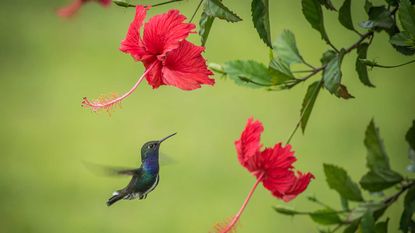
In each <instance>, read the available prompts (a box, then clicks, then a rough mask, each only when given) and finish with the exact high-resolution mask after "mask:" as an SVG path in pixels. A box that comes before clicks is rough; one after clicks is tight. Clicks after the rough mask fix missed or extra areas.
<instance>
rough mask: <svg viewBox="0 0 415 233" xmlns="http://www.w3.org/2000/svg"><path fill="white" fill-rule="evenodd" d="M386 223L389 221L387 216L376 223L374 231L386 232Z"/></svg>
mask: <svg viewBox="0 0 415 233" xmlns="http://www.w3.org/2000/svg"><path fill="white" fill-rule="evenodd" d="M388 223H389V218H387V219H386V220H385V221H383V222H378V223H376V225H375V232H376V233H388Z"/></svg>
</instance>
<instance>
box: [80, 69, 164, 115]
mask: <svg viewBox="0 0 415 233" xmlns="http://www.w3.org/2000/svg"><path fill="white" fill-rule="evenodd" d="M156 64H157V62H154V63H153V64H151V65H150V67H149V68H148V69H146V71H145V72H144V73H143V75H141V77H140V78H139V79H138V81H137V82H136V83H135V84H134V86H133V87H132V88H131V89H130V90H129V91H128V92H126V93H125V94H124V95H122V96H120V97H118V98H115V99H112V100H109V101H105V100H104V101H89V100H88V98H86V97H84V98H83V100H82V104H81V105H82V106H83V107H86V108H91V109H92V110H93V111H97V110H99V109H109V108H111V106H113V105H114V104H117V103H119V102H121V101H122V100H123V99H125V98H127V97H128V96H129V95H131V94H132V93H133V92H134V91H135V89H137V87H138V85H139V84H140V83H141V82H142V81H143V79H144V78H145V76H146V75H147V74H148V73H149V72H150V71H151V70H152V69H153V68H154V66H155V65H156Z"/></svg>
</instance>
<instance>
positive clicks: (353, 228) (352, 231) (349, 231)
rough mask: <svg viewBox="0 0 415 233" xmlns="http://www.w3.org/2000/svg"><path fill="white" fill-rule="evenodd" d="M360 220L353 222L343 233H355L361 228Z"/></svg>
mask: <svg viewBox="0 0 415 233" xmlns="http://www.w3.org/2000/svg"><path fill="white" fill-rule="evenodd" d="M359 224H360V219H358V220H355V221H353V222H352V223H351V224H350V225H349V226H347V227H346V228H345V229H344V231H343V233H355V232H356V231H357V229H358V228H359Z"/></svg>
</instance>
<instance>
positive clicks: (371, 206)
mask: <svg viewBox="0 0 415 233" xmlns="http://www.w3.org/2000/svg"><path fill="white" fill-rule="evenodd" d="M387 207H388V206H387V205H385V204H384V203H383V202H382V201H381V202H362V203H360V204H359V205H358V206H356V207H355V208H353V209H352V211H351V212H350V214H349V215H348V219H349V220H350V221H354V220H359V219H361V218H362V216H363V215H364V214H365V213H366V212H368V211H370V212H371V213H373V217H374V219H375V220H376V219H378V218H380V217H381V216H382V214H383V213H384V212H385V210H386V208H387Z"/></svg>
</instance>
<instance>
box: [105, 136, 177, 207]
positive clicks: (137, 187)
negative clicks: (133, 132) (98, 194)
mask: <svg viewBox="0 0 415 233" xmlns="http://www.w3.org/2000/svg"><path fill="white" fill-rule="evenodd" d="M174 135H176V133H174V134H171V135H169V136H167V137H164V138H162V139H160V140H158V141H149V142H146V143H144V145H143V146H142V147H141V166H140V167H139V168H137V169H121V170H117V171H115V172H116V173H117V174H119V175H129V176H132V177H131V181H130V183H128V185H127V186H126V187H125V188H123V189H120V190H117V191H115V192H114V193H113V194H112V197H110V198H109V199H108V201H107V206H111V205H112V204H114V203H115V202H117V201H119V200H121V199H125V200H133V199H136V198H138V199H140V200H141V199H145V198H146V197H147V195H148V194H149V193H150V192H151V191H153V190H154V189H155V188H156V187H157V185H158V183H159V180H160V175H159V148H160V144H161V143H162V142H163V141H165V140H166V139H168V138H170V137H173V136H174Z"/></svg>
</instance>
